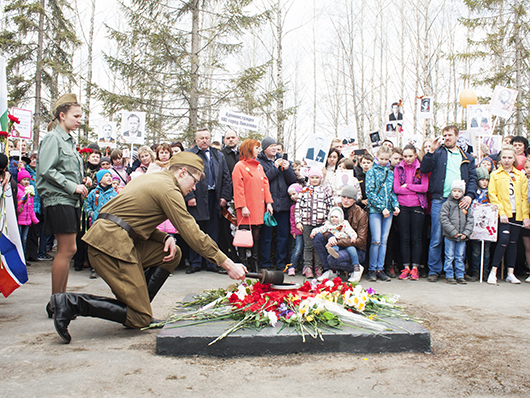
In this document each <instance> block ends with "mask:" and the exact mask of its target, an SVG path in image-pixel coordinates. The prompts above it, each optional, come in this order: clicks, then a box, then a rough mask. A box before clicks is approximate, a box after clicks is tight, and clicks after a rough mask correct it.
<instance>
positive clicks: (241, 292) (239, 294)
mask: <svg viewBox="0 0 530 398" xmlns="http://www.w3.org/2000/svg"><path fill="white" fill-rule="evenodd" d="M235 293H236V296H237V297H238V298H239V300H243V299H244V298H245V297H246V295H247V288H246V286H243V284H240V285H239V286H238V288H237V291H236V292H235Z"/></svg>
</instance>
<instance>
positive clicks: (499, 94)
mask: <svg viewBox="0 0 530 398" xmlns="http://www.w3.org/2000/svg"><path fill="white" fill-rule="evenodd" d="M518 94H519V91H517V90H512V89H510V88H506V87H502V86H497V87H495V91H494V92H493V97H492V99H491V108H490V111H491V114H492V115H497V116H500V117H502V118H504V119H509V118H510V116H512V113H513V108H514V106H515V101H516V100H517V95H518Z"/></svg>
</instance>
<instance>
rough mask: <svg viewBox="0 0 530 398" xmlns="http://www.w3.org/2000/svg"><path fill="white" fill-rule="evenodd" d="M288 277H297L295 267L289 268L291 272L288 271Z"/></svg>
mask: <svg viewBox="0 0 530 398" xmlns="http://www.w3.org/2000/svg"><path fill="white" fill-rule="evenodd" d="M287 275H289V276H295V275H296V271H295V269H294V267H293V268H289V270H288V271H287Z"/></svg>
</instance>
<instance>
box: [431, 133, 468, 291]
mask: <svg viewBox="0 0 530 398" xmlns="http://www.w3.org/2000/svg"><path fill="white" fill-rule="evenodd" d="M458 132H459V131H458V127H456V126H447V127H444V129H443V130H442V134H443V139H442V137H438V138H436V139H435V140H434V141H433V143H432V145H431V149H430V150H429V152H428V153H426V154H425V156H424V157H423V160H422V162H421V172H422V173H425V174H428V173H431V177H430V179H429V192H430V193H431V195H432V206H431V243H430V245H429V262H428V265H429V276H428V277H427V280H428V281H429V282H436V281H437V280H438V277H439V276H440V273H441V272H442V241H443V236H442V226H441V224H440V210H441V209H442V205H443V204H444V202H445V201H446V200H447V197H448V196H449V193H450V192H451V184H452V183H453V181H454V180H464V181H465V182H466V192H465V196H464V197H463V198H462V200H461V201H460V208H462V209H467V208H468V207H469V205H471V202H472V201H473V199H474V198H475V192H476V190H477V172H476V170H475V159H474V158H473V156H471V155H470V154H468V153H466V152H464V151H462V149H460V148H458V147H457V146H456V141H457V139H458ZM442 142H443V145H442Z"/></svg>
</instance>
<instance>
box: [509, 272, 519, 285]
mask: <svg viewBox="0 0 530 398" xmlns="http://www.w3.org/2000/svg"><path fill="white" fill-rule="evenodd" d="M506 282H510V283H514V284H518V283H521V281H520V280H519V279H517V278H516V277H515V275H514V274H508V276H507V277H506Z"/></svg>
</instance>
